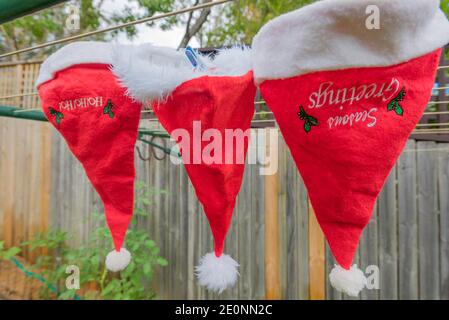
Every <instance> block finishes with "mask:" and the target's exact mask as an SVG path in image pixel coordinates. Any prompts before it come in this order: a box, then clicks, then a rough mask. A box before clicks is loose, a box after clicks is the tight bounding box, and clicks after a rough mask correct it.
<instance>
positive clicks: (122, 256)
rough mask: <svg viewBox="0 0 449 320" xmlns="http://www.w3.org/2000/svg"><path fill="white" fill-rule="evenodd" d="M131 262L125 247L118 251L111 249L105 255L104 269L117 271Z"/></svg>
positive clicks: (129, 254)
mask: <svg viewBox="0 0 449 320" xmlns="http://www.w3.org/2000/svg"><path fill="white" fill-rule="evenodd" d="M130 262H131V253H129V251H128V250H126V249H125V248H121V249H120V251H116V250H112V251H111V252H109V253H108V255H107V256H106V269H108V270H109V271H112V272H117V271H121V270H123V269H125V268H126V267H127V266H128V264H129V263H130Z"/></svg>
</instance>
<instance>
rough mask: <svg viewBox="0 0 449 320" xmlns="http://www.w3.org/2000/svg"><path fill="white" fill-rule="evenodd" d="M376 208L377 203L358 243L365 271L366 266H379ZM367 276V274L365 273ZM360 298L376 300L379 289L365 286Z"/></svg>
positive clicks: (362, 267)
mask: <svg viewBox="0 0 449 320" xmlns="http://www.w3.org/2000/svg"><path fill="white" fill-rule="evenodd" d="M377 222H378V208H377V204H376V206H375V207H374V209H373V215H372V216H371V219H370V222H369V224H368V226H367V227H366V228H365V230H364V231H363V234H362V237H361V240H360V245H359V253H360V255H359V256H360V261H359V264H360V266H359V267H360V268H361V270H363V271H365V270H366V267H367V266H370V265H373V266H377V267H378V266H379V239H378V231H379V230H378V223H377ZM367 276H368V277H369V275H367ZM360 298H361V299H362V300H377V299H379V289H375V288H371V287H370V288H365V289H364V290H362V292H361V293H360Z"/></svg>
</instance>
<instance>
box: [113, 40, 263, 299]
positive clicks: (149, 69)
mask: <svg viewBox="0 0 449 320" xmlns="http://www.w3.org/2000/svg"><path fill="white" fill-rule="evenodd" d="M186 54H188V55H190V58H191V59H193V61H192V62H193V65H196V68H194V67H193V65H192V64H191V63H190V62H189V60H188V57H187V56H186ZM250 69H251V63H250V52H249V50H247V49H244V48H243V49H242V48H233V49H229V50H223V51H220V52H219V53H218V54H217V55H216V57H215V58H214V59H213V58H211V57H204V56H201V55H196V54H195V52H193V51H192V50H190V51H189V52H187V51H185V50H180V51H176V50H173V49H169V48H157V47H154V46H151V45H142V46H140V47H137V48H134V49H132V48H128V50H127V49H126V48H117V50H116V54H115V55H114V72H115V73H116V74H117V75H118V76H119V78H120V79H121V81H122V83H123V85H124V86H125V87H127V88H128V91H129V94H130V95H131V96H132V97H134V98H135V99H137V100H140V101H141V102H144V103H146V104H151V105H152V107H153V110H154V112H155V114H156V116H157V117H158V119H159V121H160V123H161V124H162V126H163V127H164V128H165V129H166V130H167V132H169V133H170V134H171V135H172V138H173V139H174V140H176V141H177V142H178V145H179V146H180V149H181V154H182V158H183V162H184V165H185V168H186V171H187V173H188V175H189V177H190V180H191V182H192V185H193V187H194V189H195V192H196V195H197V197H198V199H199V201H200V202H201V203H202V205H203V208H204V212H205V213H206V216H207V218H208V221H209V224H210V227H211V230H212V234H213V236H214V241H215V250H214V252H213V253H208V254H206V255H205V256H204V257H203V258H202V259H201V261H200V264H199V266H198V267H197V268H196V271H197V276H198V278H199V282H200V284H201V285H204V286H206V287H207V288H208V289H210V290H213V291H217V292H220V293H221V292H222V291H223V290H224V289H226V288H227V287H230V286H232V285H234V284H235V282H236V281H237V276H238V270H237V267H238V264H237V262H236V261H234V260H233V259H232V258H231V257H230V256H228V255H226V254H223V248H224V241H225V237H226V234H227V232H228V229H229V225H230V222H231V218H232V212H233V210H234V206H235V201H236V196H237V194H238V192H239V190H240V186H241V183H242V177H243V171H244V166H245V164H244V162H245V157H246V151H247V147H248V138H249V137H248V134H249V129H250V125H251V119H252V117H253V114H254V97H255V91H256V87H255V86H254V83H253V76H252V72H251V71H250ZM231 129H233V130H236V131H235V132H236V133H237V134H238V133H240V134H241V135H244V134H246V136H241V137H240V138H242V140H240V141H241V142H242V143H241V145H239V143H238V142H236V143H234V140H233V138H232V137H228V136H227V134H226V133H225V132H226V131H227V130H231ZM183 133H184V135H183ZM206 136H207V137H206ZM238 139H239V137H237V140H238ZM228 147H230V148H229V149H227V148H228ZM211 149H213V150H211Z"/></svg>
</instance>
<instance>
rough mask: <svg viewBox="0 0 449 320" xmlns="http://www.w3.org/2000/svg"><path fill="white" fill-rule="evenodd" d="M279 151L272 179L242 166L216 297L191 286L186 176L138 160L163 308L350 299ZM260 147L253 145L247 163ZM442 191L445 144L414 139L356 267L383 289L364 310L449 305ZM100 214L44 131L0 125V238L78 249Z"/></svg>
mask: <svg viewBox="0 0 449 320" xmlns="http://www.w3.org/2000/svg"><path fill="white" fill-rule="evenodd" d="M278 142H279V154H278V156H279V158H278V159H279V163H278V165H279V170H278V172H277V175H274V176H262V175H260V172H259V169H260V168H261V165H247V167H246V171H245V177H244V182H243V186H242V189H241V192H240V194H239V197H238V201H237V206H236V210H235V213H234V218H233V220H232V226H231V230H230V232H229V235H228V238H227V241H226V249H225V251H226V252H227V253H229V254H230V255H232V256H233V257H234V258H235V259H236V260H238V261H239V262H240V265H241V268H240V274H241V277H240V279H239V282H238V285H237V286H236V287H235V288H233V289H231V290H228V291H226V292H225V293H223V294H222V295H221V296H217V295H215V294H211V293H209V292H207V291H205V290H204V289H202V288H201V287H199V286H198V285H197V281H196V279H195V277H194V266H195V265H196V264H197V263H198V261H199V258H200V257H201V256H202V255H203V254H205V253H207V252H209V251H211V250H212V237H211V233H210V230H209V226H208V224H207V220H206V218H205V215H204V214H203V213H202V210H201V206H200V204H199V203H198V202H197V200H196V197H195V195H194V191H193V189H192V187H191V185H190V182H189V180H188V177H187V175H186V173H185V171H184V169H183V167H182V166H179V165H174V164H172V162H171V161H170V160H169V159H165V160H161V161H159V160H156V159H155V158H154V156H151V157H150V161H141V160H139V159H138V158H137V155H136V158H137V159H138V160H137V161H136V167H137V179H138V180H140V181H145V182H146V183H147V184H148V185H150V186H152V187H154V188H157V189H163V190H166V191H167V193H166V194H158V195H155V196H154V199H153V205H152V207H151V208H150V220H149V222H148V224H147V225H144V226H143V227H145V228H146V229H147V230H148V233H149V235H150V236H151V237H152V238H153V239H154V240H155V241H156V242H157V244H158V245H159V246H160V248H161V255H162V256H164V257H165V258H167V260H168V261H169V265H168V266H167V267H165V268H160V269H159V270H158V272H157V275H156V280H157V281H156V287H157V292H158V295H159V298H166V299H209V298H210V299H234V298H237V299H264V298H266V297H268V298H282V299H310V298H312V299H322V298H328V299H348V297H347V296H342V295H341V294H339V293H337V292H335V291H334V290H332V288H331V287H330V286H329V283H328V281H327V274H328V272H329V269H330V268H331V267H332V264H333V259H332V257H331V255H330V253H329V250H328V249H327V248H326V247H325V242H324V238H323V235H322V233H321V230H320V229H319V227H318V226H317V224H316V220H315V218H314V216H313V213H312V210H311V207H310V205H309V201H308V198H307V193H306V189H305V187H304V185H303V183H302V181H301V178H300V176H299V175H298V173H297V170H296V168H295V166H294V163H293V161H292V158H291V156H290V154H289V152H288V150H287V148H286V146H285V143H284V141H283V139H282V137H279V141H278ZM139 146H140V148H141V149H142V152H145V151H146V150H145V148H146V147H145V146H143V145H140V143H139ZM259 147H260V145H257V146H254V141H253V142H252V146H251V148H250V152H256V150H257V148H259ZM273 190H275V191H276V192H275V193H273ZM448 191H449V144H445V143H435V142H415V141H413V140H410V141H409V142H408V144H407V148H406V150H405V151H404V153H403V154H402V156H401V158H400V160H399V161H398V164H397V166H396V167H395V169H394V170H393V172H392V174H391V176H390V178H389V180H388V182H387V183H386V185H385V187H384V190H383V191H382V194H381V196H380V198H379V201H378V203H377V206H376V209H375V212H374V214H373V217H372V219H371V222H370V224H369V226H368V228H367V229H366V230H365V231H364V233H363V237H362V240H361V244H360V247H359V250H358V254H357V257H356V260H355V263H358V265H359V266H360V267H361V268H362V269H365V268H366V267H367V266H369V265H375V266H378V267H379V269H380V283H379V286H380V288H379V289H378V290H364V291H363V292H362V294H361V297H360V298H361V299H379V298H380V299H449V198H448ZM273 204H274V205H273ZM101 210H102V205H101V202H100V201H99V198H98V197H97V195H96V193H95V192H94V191H93V189H92V188H91V186H90V184H89V183H88V181H87V178H86V177H85V174H84V172H83V170H82V168H81V166H80V165H79V163H78V162H77V161H76V160H75V158H74V157H73V156H72V155H71V153H70V152H69V150H68V148H67V147H66V145H65V142H64V141H63V140H62V139H61V138H60V137H59V135H58V134H57V132H56V131H55V130H53V129H51V128H50V125H49V124H47V123H37V122H33V121H28V120H18V119H6V118H0V239H5V240H6V243H7V244H8V245H14V244H17V243H19V242H20V241H23V240H25V239H28V238H29V237H30V236H31V235H32V234H34V233H35V232H37V231H39V230H45V229H46V228H48V226H53V227H57V228H60V229H63V230H67V231H69V232H71V233H74V234H75V235H77V237H76V239H75V240H76V242H78V243H82V242H83V241H85V240H86V238H87V237H88V234H89V231H90V230H92V228H95V226H96V222H95V221H93V220H92V219H91V215H90V213H91V212H93V211H101ZM265 221H269V222H270V223H269V224H266V223H265ZM273 226H274V229H273ZM267 241H270V242H269V243H267ZM74 244H76V243H74ZM273 253H274V255H273ZM28 258H33V257H32V256H29V257H28Z"/></svg>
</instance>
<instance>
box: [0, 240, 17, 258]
mask: <svg viewBox="0 0 449 320" xmlns="http://www.w3.org/2000/svg"><path fill="white" fill-rule="evenodd" d="M21 251H22V250H21V249H20V248H18V247H11V248H9V249H6V248H5V241H0V260H9V259H11V258H12V257H14V256H15V255H16V254H18V253H20V252H21Z"/></svg>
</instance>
